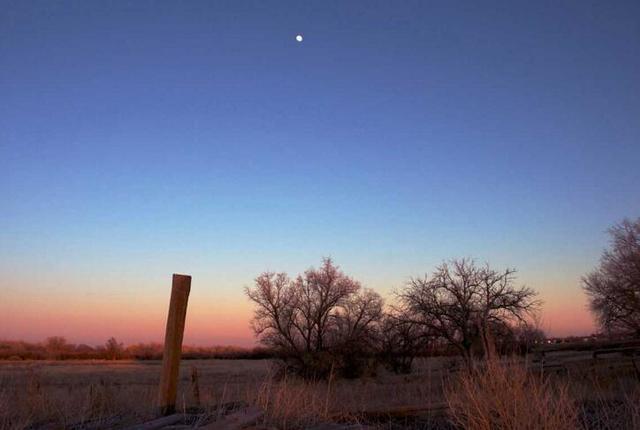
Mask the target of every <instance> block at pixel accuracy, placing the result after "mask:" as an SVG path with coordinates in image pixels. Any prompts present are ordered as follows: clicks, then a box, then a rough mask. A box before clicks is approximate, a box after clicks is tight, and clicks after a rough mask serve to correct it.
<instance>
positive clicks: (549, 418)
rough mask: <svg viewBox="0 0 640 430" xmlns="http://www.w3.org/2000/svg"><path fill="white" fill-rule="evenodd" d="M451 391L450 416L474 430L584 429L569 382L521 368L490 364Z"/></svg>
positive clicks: (461, 378) (465, 375)
mask: <svg viewBox="0 0 640 430" xmlns="http://www.w3.org/2000/svg"><path fill="white" fill-rule="evenodd" d="M456 382H457V383H455V384H452V385H450V386H448V387H447V390H446V398H447V401H448V404H449V410H450V412H449V414H450V416H451V418H452V420H453V421H454V422H455V423H456V424H457V425H459V426H461V427H462V428H465V429H469V430H492V429H504V430H506V429H522V430H529V429H531V430H556V429H566V430H570V429H577V428H579V419H578V407H577V404H576V402H575V401H574V400H573V398H572V397H571V395H570V394H569V388H568V384H567V383H566V381H564V382H560V381H556V382H555V383H552V382H551V380H550V378H545V377H543V376H540V375H538V374H535V373H532V372H529V371H528V370H527V369H526V368H525V366H523V365H521V364H520V363H516V362H513V361H511V362H506V363H505V362H499V361H497V360H494V361H490V362H488V363H486V366H481V367H480V366H479V367H478V368H476V369H474V370H471V371H465V372H463V373H462V374H461V375H460V376H459V377H458V378H457V381H456Z"/></svg>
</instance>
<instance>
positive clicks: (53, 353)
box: [44, 336, 70, 360]
mask: <svg viewBox="0 0 640 430" xmlns="http://www.w3.org/2000/svg"><path fill="white" fill-rule="evenodd" d="M44 347H45V350H46V351H47V355H48V356H49V358H53V359H56V360H57V359H62V358H64V354H65V352H67V351H68V350H69V348H70V345H69V344H68V343H67V339H65V338H64V337H62V336H51V337H48V338H47V339H46V340H45V342H44Z"/></svg>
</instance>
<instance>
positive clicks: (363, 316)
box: [245, 259, 383, 376]
mask: <svg viewBox="0 0 640 430" xmlns="http://www.w3.org/2000/svg"><path fill="white" fill-rule="evenodd" d="M245 292H246V294H247V296H248V297H249V299H250V300H252V301H253V302H254V303H255V304H256V309H255V312H254V317H253V320H252V323H251V324H252V328H253V330H254V332H255V334H256V336H258V338H259V339H260V341H261V342H262V343H263V344H264V345H266V346H268V347H271V348H273V349H275V350H276V351H278V352H280V353H281V354H282V355H284V356H286V357H287V358H290V359H292V360H294V361H295V362H296V367H297V369H298V370H302V372H308V371H310V372H313V373H316V374H317V373H323V372H324V371H326V369H319V368H318V366H316V365H312V364H310V363H315V362H317V360H318V358H319V357H320V356H321V355H322V354H324V353H328V352H332V353H334V354H335V353H336V351H347V350H353V349H354V348H356V347H357V348H358V349H359V352H363V351H362V350H363V349H366V348H368V347H370V346H372V345H373V343H374V342H375V341H374V339H375V336H376V333H377V330H378V324H379V322H380V320H381V318H382V313H383V300H382V298H381V297H380V295H379V294H377V293H376V292H374V291H372V290H369V289H365V288H362V287H361V285H360V284H359V283H358V282H357V281H355V280H353V279H352V278H350V277H348V276H346V275H345V274H344V273H343V272H342V271H341V270H340V269H339V267H337V266H335V265H334V264H333V262H332V261H331V259H325V260H324V261H323V264H322V266H321V267H320V268H318V269H313V268H312V269H309V270H307V271H306V272H305V273H304V274H303V275H299V276H298V277H296V278H295V279H290V278H289V276H288V275H287V274H285V273H271V272H266V273H263V274H261V275H260V276H258V277H257V278H256V280H255V286H254V287H253V288H247V289H246V290H245ZM334 365H336V363H331V364H330V366H334ZM316 376H318V375H316Z"/></svg>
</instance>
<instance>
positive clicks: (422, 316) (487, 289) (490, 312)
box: [397, 259, 540, 363]
mask: <svg viewBox="0 0 640 430" xmlns="http://www.w3.org/2000/svg"><path fill="white" fill-rule="evenodd" d="M514 281H515V270H514V269H506V270H504V271H502V272H497V271H495V270H493V269H491V268H490V267H489V266H488V265H487V266H484V267H478V266H476V265H475V264H474V262H473V261H471V260H467V259H462V260H453V261H451V262H450V263H443V264H441V265H440V266H438V267H437V268H436V270H435V272H434V273H433V274H432V276H431V277H430V278H429V277H427V276H426V275H425V277H424V278H413V279H411V280H410V281H409V282H408V284H407V285H406V286H405V288H404V289H402V290H401V291H399V292H398V293H397V299H398V303H399V306H398V307H397V313H398V315H400V316H401V318H402V319H403V320H404V321H406V322H407V323H414V324H417V325H421V326H423V327H424V328H426V329H427V330H429V332H430V333H432V334H433V335H434V336H437V337H439V338H442V339H444V340H445V341H446V342H448V343H449V344H451V345H453V346H454V347H455V348H457V349H458V351H459V352H460V353H461V354H462V355H463V357H464V358H465V359H466V361H467V363H470V362H471V357H472V350H473V349H474V347H475V346H476V345H480V349H481V351H482V352H483V354H485V355H486V354H490V353H491V351H492V350H493V341H492V339H491V337H492V331H494V332H495V331H496V328H500V330H501V327H503V326H507V325H510V324H513V323H517V322H524V321H526V319H527V318H528V317H529V316H531V315H532V314H533V313H534V312H535V311H536V309H537V308H538V306H539V304H540V303H539V302H538V301H537V300H535V296H536V294H537V293H536V292H535V291H533V290H532V289H530V288H527V287H516V286H514Z"/></svg>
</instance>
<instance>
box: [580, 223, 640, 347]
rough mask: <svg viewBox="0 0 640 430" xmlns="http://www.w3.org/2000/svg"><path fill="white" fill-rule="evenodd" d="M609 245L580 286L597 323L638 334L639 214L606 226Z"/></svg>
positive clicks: (609, 329) (605, 328)
mask: <svg viewBox="0 0 640 430" xmlns="http://www.w3.org/2000/svg"><path fill="white" fill-rule="evenodd" d="M609 234H610V235H611V248H610V249H609V250H606V251H605V252H604V253H603V254H602V257H601V259H600V266H599V267H598V268H597V269H596V270H595V271H593V272H591V273H590V274H588V275H587V276H585V277H584V278H582V282H583V289H584V291H585V292H586V293H587V296H588V297H589V304H590V307H591V310H592V312H593V313H594V314H595V316H596V318H597V321H598V323H599V325H600V327H601V328H602V329H603V330H605V331H607V332H609V333H623V334H631V335H634V336H640V218H638V219H637V220H636V221H635V222H632V221H629V220H626V219H625V220H624V221H622V222H621V223H620V224H617V225H615V226H613V227H612V228H610V229H609Z"/></svg>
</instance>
